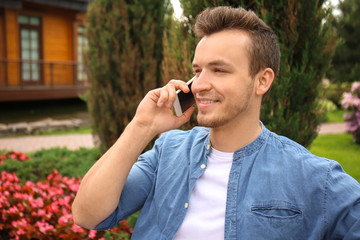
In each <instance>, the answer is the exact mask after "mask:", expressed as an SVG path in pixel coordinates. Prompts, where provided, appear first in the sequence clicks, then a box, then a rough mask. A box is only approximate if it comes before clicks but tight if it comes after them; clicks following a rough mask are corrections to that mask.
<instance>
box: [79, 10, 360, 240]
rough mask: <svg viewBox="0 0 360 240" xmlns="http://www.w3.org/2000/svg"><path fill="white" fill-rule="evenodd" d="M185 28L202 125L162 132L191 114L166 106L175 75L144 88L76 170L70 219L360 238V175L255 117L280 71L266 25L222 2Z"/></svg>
mask: <svg viewBox="0 0 360 240" xmlns="http://www.w3.org/2000/svg"><path fill="white" fill-rule="evenodd" d="M195 30H196V34H197V36H198V37H200V38H201V40H200V42H199V43H198V45H197V48H196V51H195V56H194V60H193V69H194V72H195V73H196V79H195V81H194V82H193V85H192V91H193V94H194V96H195V98H196V105H197V108H198V116H197V119H198V123H199V125H200V126H201V127H195V128H194V129H192V130H190V131H180V130H172V129H176V128H178V127H180V126H181V125H182V124H184V123H185V122H186V121H188V120H189V118H190V116H191V114H192V113H193V111H194V109H193V108H191V109H189V110H188V111H187V112H185V114H184V115H183V116H181V117H179V118H177V117H176V116H174V115H173V114H172V111H171V108H172V105H173V103H174V100H175V91H176V90H177V89H181V90H183V91H185V92H188V91H189V89H188V87H187V86H186V84H185V82H183V81H176V80H172V81H170V82H169V84H167V85H166V86H164V87H163V88H161V89H155V90H153V91H150V92H149V93H148V94H147V95H146V96H145V98H144V99H143V100H142V102H141V103H140V104H139V106H138V109H137V112H136V115H135V117H134V119H133V120H132V121H131V123H130V124H129V125H128V126H127V127H126V129H125V131H124V132H123V134H122V135H121V136H120V138H119V139H118V141H117V142H116V143H115V144H114V145H113V146H112V147H111V148H110V149H109V150H108V151H107V152H106V153H105V154H104V155H103V156H102V157H101V158H100V159H99V160H98V161H97V163H96V164H95V165H94V166H93V167H92V168H91V169H90V170H89V172H88V173H87V174H86V176H85V177H84V179H83V181H82V183H81V186H80V189H79V192H78V195H77V196H76V199H75V201H74V204H73V214H74V220H75V223H77V224H79V225H81V226H84V227H86V228H95V229H99V230H100V229H107V228H110V227H112V226H114V225H116V224H117V223H118V222H119V221H120V220H122V219H124V218H126V217H127V216H129V215H131V214H132V213H134V212H136V211H138V210H139V209H141V213H140V216H139V218H138V221H137V224H136V226H135V229H134V233H133V237H132V239H176V240H178V239H197V240H199V239H206V240H209V239H360V186H359V183H358V182H357V181H356V180H354V179H353V178H351V177H350V176H349V175H347V174H346V173H345V172H344V171H343V170H342V169H341V167H340V165H339V164H338V163H336V162H334V161H331V160H327V159H324V158H319V157H316V156H314V155H312V154H311V153H309V152H308V151H307V150H306V149H305V148H303V147H302V146H300V145H298V144H297V143H295V142H293V141H291V140H289V139H287V138H285V137H281V136H278V135H276V134H275V133H272V132H270V131H269V130H267V129H266V127H265V126H264V125H263V124H262V123H261V122H260V119H259V118H260V106H261V102H262V99H263V96H264V94H266V92H267V91H268V90H269V88H270V86H271V84H272V82H273V80H274V78H275V76H276V75H277V74H278V71H279V62H280V51H279V46H278V43H277V40H276V36H275V34H274V33H273V31H272V30H271V29H270V28H269V27H268V26H267V25H266V24H265V23H264V22H263V21H261V20H260V19H259V18H258V17H257V16H256V15H255V14H254V13H253V12H251V11H246V10H244V9H242V8H237V9H234V8H229V7H218V8H214V9H207V10H205V11H204V12H203V13H201V14H200V15H199V16H198V18H197V22H196V25H195ZM169 130H172V131H169ZM161 133H163V134H162V135H161V137H160V138H159V139H158V140H157V141H156V144H155V146H154V147H153V149H152V150H150V151H148V152H146V153H144V154H142V155H140V154H141V152H142V151H143V149H144V148H145V146H146V145H147V144H148V143H149V141H150V140H151V139H153V138H154V137H155V136H157V135H158V134H161ZM139 155H140V156H139ZM137 160H138V161H137Z"/></svg>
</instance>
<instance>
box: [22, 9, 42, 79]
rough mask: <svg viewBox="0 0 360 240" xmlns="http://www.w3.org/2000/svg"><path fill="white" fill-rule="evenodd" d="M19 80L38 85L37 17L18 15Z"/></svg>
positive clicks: (38, 21) (38, 41)
mask: <svg viewBox="0 0 360 240" xmlns="http://www.w3.org/2000/svg"><path fill="white" fill-rule="evenodd" d="M18 20H19V29H20V51H21V58H22V64H21V79H22V81H23V82H24V83H29V84H36V83H40V79H41V77H40V64H39V60H40V30H41V22H40V18H39V17H34V16H26V15H19V19H18Z"/></svg>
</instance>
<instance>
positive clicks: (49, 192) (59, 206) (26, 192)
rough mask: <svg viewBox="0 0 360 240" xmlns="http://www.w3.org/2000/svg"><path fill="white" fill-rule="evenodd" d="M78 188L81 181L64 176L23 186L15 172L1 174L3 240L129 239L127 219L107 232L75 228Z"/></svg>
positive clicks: (1, 235)
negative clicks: (74, 212) (72, 210)
mask: <svg viewBox="0 0 360 240" xmlns="http://www.w3.org/2000/svg"><path fill="white" fill-rule="evenodd" d="M79 185H80V178H68V177H63V176H61V175H60V174H59V173H58V172H57V171H54V172H53V173H51V174H49V175H48V176H47V177H46V178H45V179H43V180H41V181H38V182H35V183H34V182H31V181H26V183H25V184H24V185H23V186H21V185H20V184H19V179H18V177H17V176H16V174H15V173H7V172H5V171H3V172H1V178H0V213H1V218H0V237H1V238H2V239H3V238H11V239H103V240H104V239H105V238H104V237H106V239H129V238H130V236H131V233H132V229H130V227H129V226H128V224H127V222H126V220H125V221H122V222H121V223H120V224H119V225H118V226H117V227H115V228H114V229H112V230H111V231H107V232H104V231H92V230H91V231H88V230H86V229H83V228H81V227H79V226H77V225H74V221H73V218H72V214H71V203H72V201H73V200H74V197H75V194H76V192H77V190H78V188H79ZM115 237H116V238H115Z"/></svg>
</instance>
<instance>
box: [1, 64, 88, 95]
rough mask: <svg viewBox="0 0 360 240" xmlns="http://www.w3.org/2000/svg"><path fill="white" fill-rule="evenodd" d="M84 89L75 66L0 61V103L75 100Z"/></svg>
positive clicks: (82, 71)
mask: <svg viewBox="0 0 360 240" xmlns="http://www.w3.org/2000/svg"><path fill="white" fill-rule="evenodd" d="M87 89H88V81H87V75H86V72H85V67H84V65H83V64H80V63H78V62H74V61H47V60H24V59H7V58H0V102H5V101H27V100H46V99H64V98H76V97H78V96H79V95H81V94H84V93H85V92H86V90H87Z"/></svg>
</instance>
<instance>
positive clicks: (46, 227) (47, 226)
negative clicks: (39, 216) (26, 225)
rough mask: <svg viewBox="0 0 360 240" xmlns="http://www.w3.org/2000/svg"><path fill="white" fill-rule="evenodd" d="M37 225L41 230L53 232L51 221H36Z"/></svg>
mask: <svg viewBox="0 0 360 240" xmlns="http://www.w3.org/2000/svg"><path fill="white" fill-rule="evenodd" d="M35 226H36V227H38V228H39V230H40V232H42V233H47V232H52V231H53V230H54V226H53V225H50V224H49V223H47V222H44V221H41V222H36V223H35Z"/></svg>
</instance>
